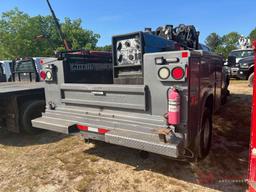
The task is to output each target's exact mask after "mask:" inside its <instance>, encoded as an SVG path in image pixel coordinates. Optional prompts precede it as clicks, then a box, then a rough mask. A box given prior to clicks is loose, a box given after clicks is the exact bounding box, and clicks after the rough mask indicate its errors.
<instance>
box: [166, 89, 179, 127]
mask: <svg viewBox="0 0 256 192" xmlns="http://www.w3.org/2000/svg"><path fill="white" fill-rule="evenodd" d="M168 108H169V109H168V117H167V120H168V124H169V125H178V124H180V94H179V93H178V91H177V89H176V88H171V89H169V92H168Z"/></svg>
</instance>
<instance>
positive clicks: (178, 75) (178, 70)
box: [172, 67, 185, 80]
mask: <svg viewBox="0 0 256 192" xmlns="http://www.w3.org/2000/svg"><path fill="white" fill-rule="evenodd" d="M184 75H185V72H184V70H183V68H182V67H175V68H174V69H173V70H172V78H174V79H176V80H180V79H182V78H183V77H184Z"/></svg>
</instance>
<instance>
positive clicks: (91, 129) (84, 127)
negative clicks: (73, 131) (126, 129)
mask: <svg viewBox="0 0 256 192" xmlns="http://www.w3.org/2000/svg"><path fill="white" fill-rule="evenodd" d="M76 127H77V128H78V129H79V130H81V131H90V132H94V133H100V134H105V133H107V132H108V131H109V130H108V129H104V128H96V127H88V126H86V125H79V124H77V125H76Z"/></svg>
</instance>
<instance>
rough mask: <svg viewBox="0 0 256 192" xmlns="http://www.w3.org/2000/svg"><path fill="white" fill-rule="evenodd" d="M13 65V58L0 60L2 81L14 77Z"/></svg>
mask: <svg viewBox="0 0 256 192" xmlns="http://www.w3.org/2000/svg"><path fill="white" fill-rule="evenodd" d="M11 66H12V61H11V60H3V61H0V68H1V70H0V73H1V75H0V76H1V82H6V81H11V77H12V70H11Z"/></svg>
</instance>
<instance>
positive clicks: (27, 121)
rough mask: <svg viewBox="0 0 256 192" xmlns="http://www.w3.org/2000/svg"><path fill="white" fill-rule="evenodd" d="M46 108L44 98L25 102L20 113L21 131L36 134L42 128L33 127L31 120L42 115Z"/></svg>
mask: <svg viewBox="0 0 256 192" xmlns="http://www.w3.org/2000/svg"><path fill="white" fill-rule="evenodd" d="M44 110H45V101H44V100H34V101H28V102H25V103H24V104H23V106H22V109H21V113H20V126H21V131H22V132H25V133H28V134H36V133H38V132H40V129H36V128H33V127H32V122H31V120H33V119H35V118H37V117H40V116H41V115H42V112H43V111H44Z"/></svg>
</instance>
